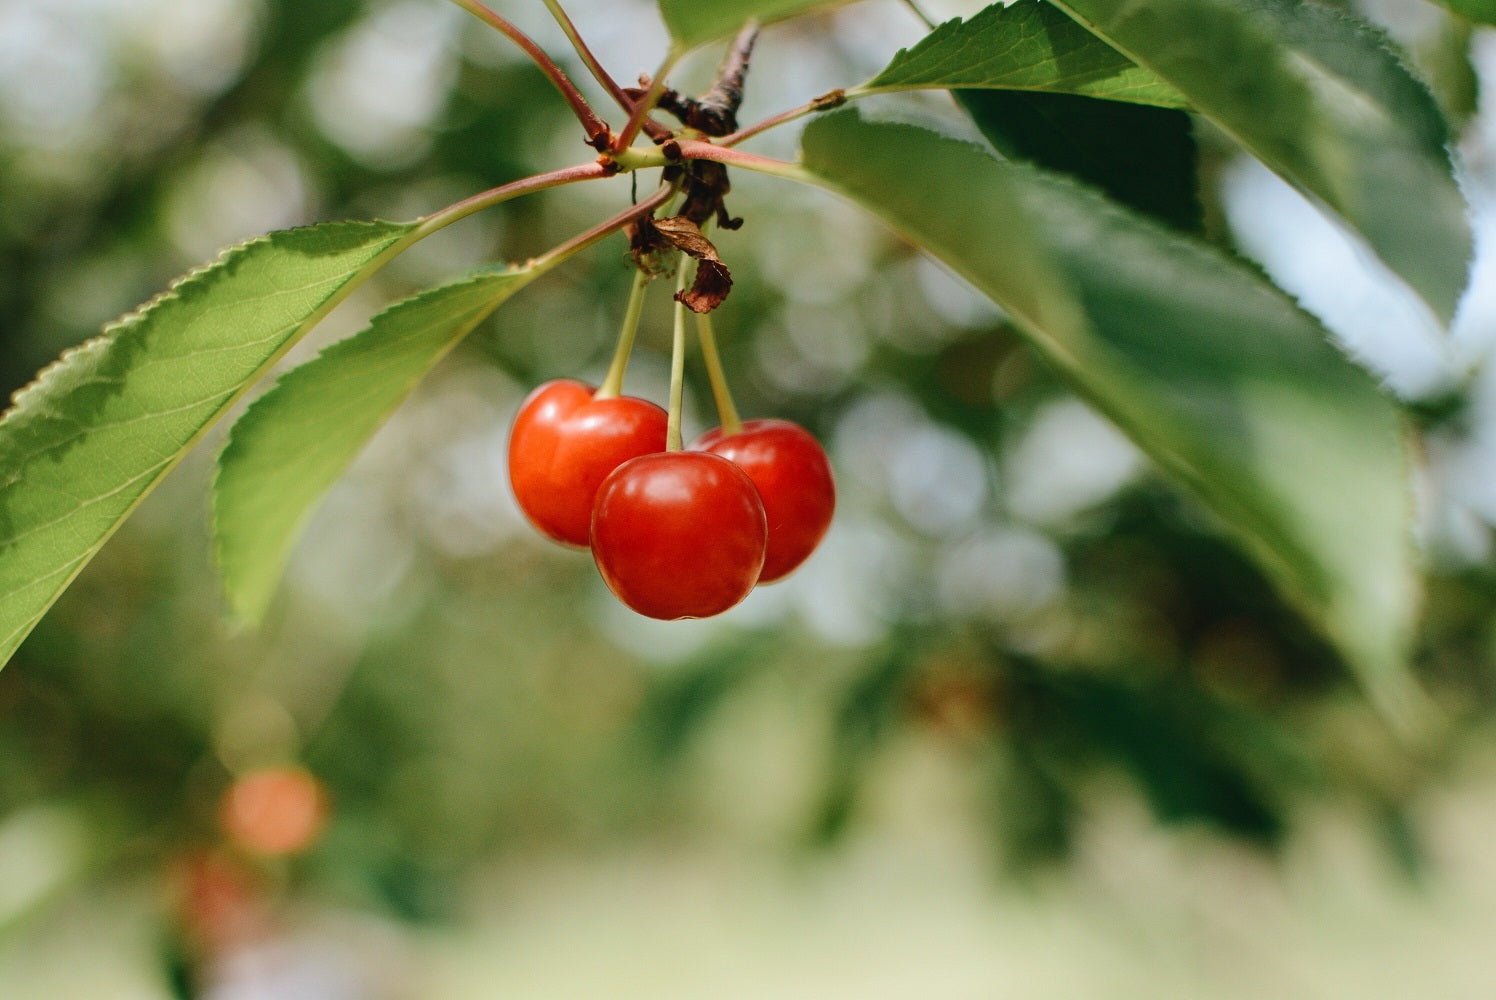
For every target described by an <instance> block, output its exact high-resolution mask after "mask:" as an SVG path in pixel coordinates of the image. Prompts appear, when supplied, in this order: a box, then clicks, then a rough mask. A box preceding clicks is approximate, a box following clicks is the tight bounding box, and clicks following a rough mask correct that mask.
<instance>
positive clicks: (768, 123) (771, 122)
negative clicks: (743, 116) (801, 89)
mask: <svg viewBox="0 0 1496 1000" xmlns="http://www.w3.org/2000/svg"><path fill="white" fill-rule="evenodd" d="M846 103H847V92H846V91H845V90H842V89H840V88H838V89H836V90H832V91H828V92H827V93H824V94H822V95H821V96H820V97H816V98H812V99H811V100H810V101H808V102H807V103H805V104H802V105H800V106H799V107H798V108H790V109H789V110H788V111H781V112H779V114H777V115H770V116H769V117H768V118H765V119H764V120H763V121H761V122H755V123H753V124H752V125H749V126H747V127H746V128H741V129H738V130H737V131H736V132H734V133H732V134H731V135H725V136H723V137H722V138H721V139H718V140H717V144H718V145H719V146H736V145H737V144H738V143H740V142H742V141H743V140H745V139H751V138H753V137H754V136H756V135H758V134H759V133H760V132H767V131H768V130H769V129H771V128H774V127H775V126H776V125H783V124H784V123H785V122H792V121H794V120H795V119H797V118H804V117H805V116H806V115H813V114H815V113H816V112H818V111H830V110H831V109H832V108H839V107H841V106H842V105H843V104H846Z"/></svg>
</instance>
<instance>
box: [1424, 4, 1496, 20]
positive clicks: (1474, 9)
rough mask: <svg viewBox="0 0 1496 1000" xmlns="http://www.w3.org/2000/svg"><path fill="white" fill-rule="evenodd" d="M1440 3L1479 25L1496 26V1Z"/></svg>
mask: <svg viewBox="0 0 1496 1000" xmlns="http://www.w3.org/2000/svg"><path fill="white" fill-rule="evenodd" d="M1438 2H1439V3H1442V4H1443V5H1444V6H1446V7H1448V8H1449V9H1450V10H1452V11H1454V12H1455V13H1456V14H1459V15H1461V16H1463V17H1468V18H1469V19H1470V20H1472V21H1474V22H1476V23H1477V24H1496V0H1438Z"/></svg>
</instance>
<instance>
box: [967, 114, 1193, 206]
mask: <svg viewBox="0 0 1496 1000" xmlns="http://www.w3.org/2000/svg"><path fill="white" fill-rule="evenodd" d="M953 93H954V94H955V97H956V100H957V101H959V102H960V104H961V106H962V107H963V108H965V109H966V113H967V114H968V115H970V116H971V119H972V121H974V122H976V125H977V128H979V129H981V131H982V134H983V135H985V136H986V137H987V139H988V141H989V142H991V143H992V145H993V146H994V147H996V149H997V151H998V152H1000V153H1002V154H1003V155H1004V156H1006V157H1007V158H1008V159H1010V160H1027V161H1028V162H1030V163H1034V164H1037V165H1038V166H1041V167H1044V168H1046V169H1048V170H1057V171H1059V172H1061V173H1066V174H1069V175H1070V176H1072V177H1077V178H1079V179H1081V180H1083V181H1085V182H1086V183H1088V184H1092V185H1095V186H1096V187H1098V188H1100V189H1101V190H1103V191H1105V192H1106V193H1107V194H1109V195H1111V196H1112V197H1113V198H1115V199H1117V200H1118V201H1120V202H1122V203H1123V204H1124V205H1128V206H1131V207H1132V208H1136V209H1137V210H1139V211H1140V212H1145V213H1147V214H1148V215H1152V216H1154V217H1155V218H1157V219H1161V220H1163V221H1164V222H1167V223H1168V224H1169V225H1171V226H1174V227H1175V228H1177V229H1183V230H1186V231H1198V230H1199V229H1200V228H1201V225H1202V219H1203V215H1204V211H1203V208H1202V206H1201V203H1200V194H1199V191H1200V183H1199V177H1198V174H1197V171H1196V158H1195V137H1194V132H1193V129H1192V126H1191V122H1190V117H1189V115H1187V114H1185V113H1184V112H1183V111H1178V110H1176V109H1174V108H1155V107H1148V106H1147V105H1143V104H1122V103H1119V102H1117V101H1102V100H1097V99H1096V98H1094V97H1078V96H1076V95H1074V94H1041V93H1027V92H1024V91H1018V90H957V91H953Z"/></svg>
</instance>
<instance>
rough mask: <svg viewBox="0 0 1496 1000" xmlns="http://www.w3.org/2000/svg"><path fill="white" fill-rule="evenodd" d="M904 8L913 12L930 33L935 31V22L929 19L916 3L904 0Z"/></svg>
mask: <svg viewBox="0 0 1496 1000" xmlns="http://www.w3.org/2000/svg"><path fill="white" fill-rule="evenodd" d="M904 6H905V7H908V8H909V9H910V10H912V11H914V16H915V17H917V18H919V19H920V20H921V21H923V22H925V27H927V28H929V29H930V30H931V31H934V30H935V21H934V20H933V19H932V18H931V17H930V15H929V14H926V13H925V12H924V10H923V9H922V8H921V7H920V5H919V4H918V3H916V2H915V0H904Z"/></svg>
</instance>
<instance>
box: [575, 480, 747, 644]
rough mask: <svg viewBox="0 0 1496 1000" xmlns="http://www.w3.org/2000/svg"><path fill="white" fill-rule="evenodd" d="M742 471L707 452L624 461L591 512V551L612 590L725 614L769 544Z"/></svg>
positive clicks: (650, 604)
mask: <svg viewBox="0 0 1496 1000" xmlns="http://www.w3.org/2000/svg"><path fill="white" fill-rule="evenodd" d="M768 534H769V531H768V522H767V520H766V519H765V517H764V505H763V502H762V501H761V500H759V498H758V491H757V490H756V489H754V487H753V481H752V480H750V479H749V478H748V475H747V473H745V472H744V471H743V470H742V469H740V468H738V467H737V466H736V465H734V464H732V463H731V462H729V461H728V460H727V459H725V458H722V457H721V456H718V455H713V454H710V453H708V452H704V451H672V452H660V453H659V454H655V455H645V456H643V457H641V458H636V459H633V460H631V461H628V462H625V463H624V464H622V465H620V466H619V467H618V468H616V469H614V470H613V473H612V474H611V475H610V476H608V478H607V479H606V480H604V481H603V485H602V487H601V488H600V489H599V490H598V491H597V505H596V507H594V509H593V512H592V556H593V558H594V559H595V560H596V561H597V568H598V572H600V573H601V574H602V577H603V581H604V582H605V583H606V584H607V585H608V589H610V590H612V591H613V594H614V595H615V596H616V597H617V598H618V599H619V600H620V601H622V602H623V603H624V604H626V605H628V606H629V607H630V608H633V609H634V610H635V611H637V612H638V613H639V614H641V615H645V616H647V617H650V618H660V619H664V620H666V621H673V620H675V619H678V618H709V617H711V616H712V615H716V614H721V613H722V612H724V611H726V610H727V609H728V608H730V607H732V606H733V605H734V604H737V603H738V602H739V601H741V600H742V599H743V598H745V597H747V596H748V592H749V591H751V590H752V589H753V585H754V584H755V583H757V582H758V574H759V570H760V569H762V568H763V564H764V550H765V547H766V545H767V543H768Z"/></svg>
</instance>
